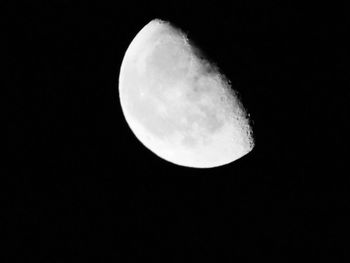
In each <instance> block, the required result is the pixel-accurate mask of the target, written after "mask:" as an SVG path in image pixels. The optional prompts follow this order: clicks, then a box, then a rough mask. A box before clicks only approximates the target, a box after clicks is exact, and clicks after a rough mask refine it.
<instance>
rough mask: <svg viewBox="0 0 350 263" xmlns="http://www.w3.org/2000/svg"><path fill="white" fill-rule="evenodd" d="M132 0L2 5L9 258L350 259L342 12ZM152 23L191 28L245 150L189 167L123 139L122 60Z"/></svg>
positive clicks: (126, 132) (276, 5)
mask: <svg viewBox="0 0 350 263" xmlns="http://www.w3.org/2000/svg"><path fill="white" fill-rule="evenodd" d="M31 2H33V1H31ZM129 2H130V3H124V4H123V5H122V3H120V2H118V1H111V2H103V1H101V2H95V3H94V4H92V3H90V2H87V1H80V2H74V3H73V2H70V1H46V2H43V3H40V2H35V4H33V3H30V2H28V3H20V2H18V1H11V2H9V3H8V4H7V5H6V8H5V10H6V14H5V19H6V23H5V25H6V26H7V29H8V30H7V31H6V32H5V42H7V43H8V50H7V51H8V52H7V54H8V55H9V60H8V61H9V62H8V66H7V67H8V68H9V69H10V72H11V74H10V75H8V76H9V77H10V82H9V85H8V87H9V93H8V94H9V96H8V101H9V121H8V125H7V127H8V149H9V150H8V156H9V157H10V158H11V160H12V161H11V162H10V168H11V169H10V170H9V173H6V174H5V175H6V176H5V178H6V180H7V183H6V184H5V186H8V187H6V189H5V191H3V192H2V194H3V195H4V197H5V201H6V202H7V206H8V208H9V209H10V210H9V211H10V212H8V213H6V216H5V224H4V229H5V231H6V232H5V233H8V234H7V235H5V237H6V241H7V244H9V245H10V248H11V249H10V250H9V251H10V253H11V255H12V256H11V260H10V261H11V262H12V261H13V262H24V260H26V261H28V260H35V262H83V260H84V261H92V262H111V261H113V262H119V261H120V262H138V261H139V260H142V261H146V260H147V261H150V262H156V261H160V262H183V261H188V262H200V261H211V262H233V261H235V260H237V259H238V262H242V261H243V260H242V259H246V260H247V261H249V260H250V259H251V258H259V259H260V260H266V259H267V258H271V257H276V258H278V259H280V260H283V262H286V261H288V260H289V259H291V260H294V259H298V260H300V259H302V258H303V259H305V256H307V257H310V258H311V259H314V260H315V261H317V260H318V259H319V258H324V257H330V258H332V259H335V257H340V258H343V259H344V258H345V257H348V256H349V246H348V242H347V239H348V236H347V234H346V233H345V231H344V227H345V226H346V224H347V223H348V222H349V218H347V215H348V212H349V211H348V210H349V201H350V199H349V191H350V182H349V177H348V171H347V169H346V167H347V166H346V165H347V164H346V163H345V162H346V161H347V159H348V158H347V157H348V153H347V142H346V140H347V136H348V133H349V129H348V128H347V123H348V120H349V99H350V96H349V91H348V88H349V71H348V70H346V66H348V65H347V64H348V61H349V60H348V52H349V51H348V49H347V48H348V45H347V43H346V38H347V35H348V33H349V27H348V22H349V18H348V17H347V15H346V10H347V9H346V8H345V7H343V6H338V7H335V6H329V4H327V5H324V6H322V4H321V3H318V5H317V6H310V7H307V6H305V4H304V5H297V4H296V3H294V4H289V3H288V2H287V1H282V2H283V3H277V2H267V1H259V2H253V1H237V2H236V1H228V2H233V3H231V4H230V3H227V4H225V5H224V4H222V3H221V4H219V3H215V2H214V1H208V2H205V1H203V2H202V3H200V4H199V3H198V4H195V3H191V2H190V1H187V2H186V3H180V2H179V1H171V2H170V1H163V3H155V2H154V3H147V2H148V1H144V3H143V4H140V3H137V2H134V3H132V1H129ZM126 5H127V6H126ZM154 18H160V19H163V20H167V21H170V22H171V23H173V24H174V25H175V26H178V27H179V28H181V29H182V30H183V31H184V32H186V33H187V34H188V36H189V38H190V39H192V40H193V41H194V42H195V43H196V44H197V45H198V46H199V47H200V48H201V49H202V50H203V51H204V53H205V54H206V55H207V56H208V58H210V59H211V60H213V61H215V62H216V63H217V65H218V66H219V68H220V69H221V70H222V72H223V73H225V74H226V76H227V77H228V78H229V79H230V80H231V82H232V86H233V88H234V89H235V90H237V91H238V92H239V95H240V97H241V99H242V101H243V104H244V105H245V107H246V108H247V110H248V112H249V113H250V115H251V119H252V125H253V131H254V137H255V142H256V145H255V148H254V150H253V151H252V152H251V153H249V154H248V155H246V156H244V157H243V158H241V159H239V160H237V161H236V162H234V163H231V164H229V165H226V166H223V167H220V168H215V169H190V168H185V167H180V166H176V165H173V164H171V163H168V162H165V161H163V160H162V159H160V158H158V157H157V156H155V155H154V154H153V153H151V152H150V151H149V150H147V149H146V148H145V147H143V146H142V144H141V143H140V142H139V141H138V140H137V139H136V137H135V136H134V135H133V134H132V132H131V130H130V129H129V128H128V126H127V123H126V121H125V119H124V117H123V115H122V112H121V108H120V104H119V95H118V76H119V69H120V65H121V61H122V59H123V56H124V53H125V51H126V49H127V48H128V46H129V44H130V42H131V41H132V39H133V38H134V37H135V35H136V34H137V33H138V31H139V30H140V29H141V28H142V27H143V26H144V25H145V24H147V23H148V22H149V21H150V20H152V19H154ZM301 255H303V256H302V257H301ZM10 261H7V262H10ZM4 262H5V261H4ZM332 262H335V261H332Z"/></svg>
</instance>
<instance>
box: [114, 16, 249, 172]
mask: <svg viewBox="0 0 350 263" xmlns="http://www.w3.org/2000/svg"><path fill="white" fill-rule="evenodd" d="M119 98H120V103H121V107H122V111H123V114H124V117H125V119H126V121H127V123H128V125H129V127H130V129H131V130H132V131H133V133H134V134H135V136H136V137H137V138H138V140H139V141H140V142H141V143H142V144H143V145H144V146H145V147H146V148H148V149H149V150H151V151H152V152H153V153H154V154H156V155H157V156H159V157H161V158H162V159H164V160H167V161H169V162H171V163H174V164H177V165H181V166H187V167H193V168H211V167H217V166H221V165H225V164H228V163H231V162H233V161H235V160H237V159H239V158H241V157H242V156H244V155H245V154H247V153H249V152H250V151H251V150H252V149H253V147H254V139H253V136H252V134H253V133H252V130H251V127H250V125H249V119H248V117H247V113H246V111H245V110H244V108H243V105H242V103H241V102H240V101H239V99H238V98H237V96H236V93H235V92H234V91H233V90H232V88H231V86H230V84H229V81H228V80H227V79H226V77H225V76H223V75H222V74H220V72H219V70H218V68H217V67H216V66H214V65H213V64H212V63H210V62H209V61H207V60H206V59H205V58H203V57H202V56H201V55H200V51H199V49H198V48H197V47H195V46H194V45H193V44H192V43H191V42H190V41H189V39H188V38H187V36H186V35H185V34H184V33H182V31H180V30H179V29H178V28H175V27H174V26H172V25H171V24H170V23H169V22H165V21H162V20H159V19H155V20H152V21H151V22H149V23H148V24H147V25H146V26H144V27H143V28H142V30H141V31H140V32H139V33H138V34H137V35H136V37H135V38H134V39H133V41H132V42H131V44H130V45H129V47H128V49H127V51H126V53H125V56H124V58H123V61H122V65H121V69H120V75H119Z"/></svg>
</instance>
